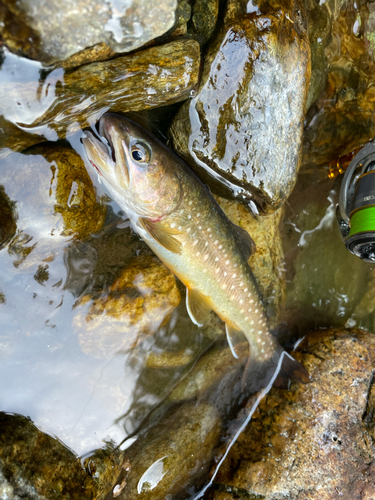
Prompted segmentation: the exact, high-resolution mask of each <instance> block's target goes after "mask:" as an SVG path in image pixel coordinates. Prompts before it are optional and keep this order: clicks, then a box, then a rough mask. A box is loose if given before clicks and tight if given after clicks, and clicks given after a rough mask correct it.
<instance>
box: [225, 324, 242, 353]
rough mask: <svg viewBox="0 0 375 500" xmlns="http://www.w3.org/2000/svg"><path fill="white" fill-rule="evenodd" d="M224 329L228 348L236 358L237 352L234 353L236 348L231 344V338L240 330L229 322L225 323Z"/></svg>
mask: <svg viewBox="0 0 375 500" xmlns="http://www.w3.org/2000/svg"><path fill="white" fill-rule="evenodd" d="M225 331H226V334H227V340H228V345H229V347H230V350H231V351H232V354H233V356H234V357H235V358H236V359H238V357H239V356H238V354H237V353H236V350H235V348H234V345H233V340H232V339H233V338H234V337H235V336H236V335H238V333H239V332H240V330H238V329H237V328H235V327H234V326H233V325H231V324H230V323H225Z"/></svg>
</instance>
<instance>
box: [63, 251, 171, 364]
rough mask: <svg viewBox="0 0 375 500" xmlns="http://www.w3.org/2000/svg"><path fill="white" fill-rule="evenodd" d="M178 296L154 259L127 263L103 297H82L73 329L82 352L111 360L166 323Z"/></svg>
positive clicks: (161, 267) (159, 264)
mask: <svg viewBox="0 0 375 500" xmlns="http://www.w3.org/2000/svg"><path fill="white" fill-rule="evenodd" d="M180 299H181V296H180V292H179V290H178V288H177V285H176V279H175V277H174V275H173V274H172V273H171V272H170V271H169V270H168V269H167V267H166V266H164V264H162V263H161V262H160V261H159V259H157V258H156V257H153V256H143V257H138V258H135V259H133V260H131V261H129V262H128V264H127V267H126V268H125V269H123V270H122V272H121V274H120V276H119V277H118V278H117V279H116V281H115V283H113V285H112V286H110V287H109V290H108V291H107V292H105V293H104V294H103V295H102V296H100V297H97V298H93V297H92V295H91V294H90V295H84V296H83V297H82V298H81V299H80V300H79V303H78V305H77V308H76V315H75V317H74V319H73V325H74V329H75V331H76V333H77V334H78V338H79V344H80V347H81V349H82V351H83V352H84V353H85V354H88V355H89V356H93V357H98V358H111V357H112V356H114V355H115V354H116V352H118V351H120V350H127V349H131V348H132V347H134V346H135V345H136V344H137V342H138V341H139V340H140V339H141V336H142V334H148V335H150V334H152V333H155V332H156V331H157V330H158V329H159V328H160V326H161V325H162V324H163V322H165V321H166V320H167V318H168V317H169V316H170V314H171V313H172V311H173V310H174V309H175V307H177V306H178V304H179V302H180Z"/></svg>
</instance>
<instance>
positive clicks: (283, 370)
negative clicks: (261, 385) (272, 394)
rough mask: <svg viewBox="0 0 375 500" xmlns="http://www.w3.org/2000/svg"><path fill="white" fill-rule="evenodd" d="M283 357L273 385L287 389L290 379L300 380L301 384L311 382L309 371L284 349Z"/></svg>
mask: <svg viewBox="0 0 375 500" xmlns="http://www.w3.org/2000/svg"><path fill="white" fill-rule="evenodd" d="M282 354H283V359H282V362H281V366H280V370H279V373H278V374H277V377H276V379H275V381H274V383H273V385H274V387H277V388H278V389H288V388H289V385H290V380H294V381H295V382H300V383H302V384H308V383H309V382H311V378H310V375H309V372H308V371H307V370H306V368H305V367H304V366H303V365H302V364H301V363H299V362H298V361H297V360H295V359H294V358H293V357H292V356H291V355H290V354H288V353H287V352H286V351H283V353H282Z"/></svg>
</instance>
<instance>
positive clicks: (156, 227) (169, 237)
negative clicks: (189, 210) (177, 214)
mask: <svg viewBox="0 0 375 500" xmlns="http://www.w3.org/2000/svg"><path fill="white" fill-rule="evenodd" d="M139 223H140V224H141V227H142V228H143V229H144V230H145V231H147V233H148V234H149V235H150V236H151V238H153V239H154V240H155V241H157V242H158V243H159V245H161V246H162V247H164V248H165V249H167V250H169V251H170V252H173V253H181V249H182V246H181V243H180V242H179V241H178V239H177V238H175V237H174V235H176V234H179V232H178V231H177V230H176V229H172V228H170V227H165V226H163V225H162V224H160V223H158V222H152V221H151V220H150V219H147V218H145V217H141V218H140V219H139Z"/></svg>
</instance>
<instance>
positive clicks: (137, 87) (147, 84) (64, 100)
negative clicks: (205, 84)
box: [0, 39, 200, 140]
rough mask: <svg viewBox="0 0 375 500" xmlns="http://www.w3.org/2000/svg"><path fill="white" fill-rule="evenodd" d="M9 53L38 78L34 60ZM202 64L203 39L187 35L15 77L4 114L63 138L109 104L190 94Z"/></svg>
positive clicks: (123, 106) (6, 89) (130, 107)
mask: <svg viewBox="0 0 375 500" xmlns="http://www.w3.org/2000/svg"><path fill="white" fill-rule="evenodd" d="M8 57H9V61H10V65H11V63H12V64H14V65H15V67H16V68H17V69H18V71H20V72H21V70H22V68H23V69H24V71H25V72H26V74H27V75H28V74H29V73H28V71H30V74H31V75H32V77H34V74H35V63H31V62H29V63H27V62H25V61H24V60H19V59H18V58H17V57H16V56H15V55H13V54H9V53H8V54H6V58H7V59H8ZM21 63H22V65H21ZM24 65H25V66H24ZM199 65H200V47H199V44H198V42H196V41H195V40H188V39H182V40H175V41H173V42H170V43H167V44H165V45H161V46H158V47H152V48H149V49H145V50H142V51H140V52H137V53H136V54H133V55H131V56H123V57H118V58H116V59H113V60H110V61H105V62H96V63H92V64H87V65H85V66H82V67H80V68H78V69H75V70H72V71H70V72H67V73H65V74H64V72H63V69H62V68H55V69H54V70H53V71H52V72H51V73H49V74H48V76H47V77H46V79H45V81H43V82H42V83H41V82H40V81H38V78H36V81H35V82H25V81H24V79H23V78H24V77H21V76H20V77H19V81H18V82H17V81H15V78H14V77H11V76H10V77H9V81H8V82H5V83H3V86H2V90H3V96H4V99H2V101H1V103H0V114H3V115H4V116H6V117H7V119H8V120H9V121H11V122H13V123H18V124H25V127H27V128H29V130H30V132H33V131H34V129H35V128H36V127H40V129H38V130H39V133H40V131H41V130H42V131H43V133H47V132H48V134H49V135H50V136H51V138H52V136H53V134H55V135H54V136H53V140H56V139H57V137H56V133H55V132H54V131H56V132H57V133H58V135H59V136H60V137H61V138H64V137H65V135H66V133H67V130H68V128H69V133H73V132H74V131H77V130H79V129H80V128H81V127H84V126H87V125H88V124H94V123H95V122H96V121H97V119H98V117H99V116H100V115H101V114H102V113H103V112H104V111H106V110H108V109H110V110H111V111H113V112H115V111H121V112H128V111H139V110H142V109H148V108H154V107H156V106H162V105H166V104H172V103H175V102H178V101H181V100H183V99H186V98H187V97H188V96H189V93H190V91H191V90H192V89H193V88H194V87H195V86H196V84H197V82H198V76H199ZM36 69H38V71H39V67H38V66H37V68H36ZM13 71H14V69H13ZM38 74H39V73H38ZM9 82H10V83H9ZM47 126H48V127H47Z"/></svg>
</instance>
